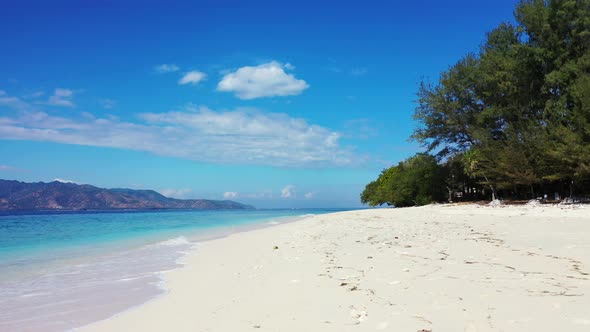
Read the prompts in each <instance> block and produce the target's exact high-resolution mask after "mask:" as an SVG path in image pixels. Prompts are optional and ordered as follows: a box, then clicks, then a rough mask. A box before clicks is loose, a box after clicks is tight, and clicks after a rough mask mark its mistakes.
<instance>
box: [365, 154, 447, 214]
mask: <svg viewBox="0 0 590 332" xmlns="http://www.w3.org/2000/svg"><path fill="white" fill-rule="evenodd" d="M444 181H445V169H444V168H443V167H442V166H440V165H439V164H438V163H437V161H436V159H435V158H434V157H432V156H430V155H427V154H417V155H415V156H414V157H411V158H409V159H407V160H405V161H403V162H400V163H399V164H398V165H397V166H393V167H390V168H388V169H385V170H383V172H381V175H380V176H379V178H378V179H377V180H376V181H373V182H371V183H369V184H368V185H367V186H366V188H365V190H364V191H363V193H362V194H361V202H363V203H365V204H369V205H371V206H377V205H382V204H388V205H395V206H396V207H402V206H414V205H426V204H430V203H432V202H437V201H442V200H444V198H445V183H444Z"/></svg>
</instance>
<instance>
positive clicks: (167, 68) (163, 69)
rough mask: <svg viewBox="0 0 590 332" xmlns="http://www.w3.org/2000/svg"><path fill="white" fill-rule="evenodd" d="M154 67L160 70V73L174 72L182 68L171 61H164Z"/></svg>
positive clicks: (157, 70)
mask: <svg viewBox="0 0 590 332" xmlns="http://www.w3.org/2000/svg"><path fill="white" fill-rule="evenodd" d="M154 69H155V70H156V72H158V73H160V74H166V73H173V72H175V71H179V70H180V68H179V67H178V66H177V65H175V64H173V63H170V64H167V63H164V64H161V65H158V66H156V67H155V68H154Z"/></svg>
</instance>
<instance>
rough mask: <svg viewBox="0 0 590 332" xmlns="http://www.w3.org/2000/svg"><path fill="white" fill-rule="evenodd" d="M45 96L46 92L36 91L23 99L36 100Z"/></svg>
mask: <svg viewBox="0 0 590 332" xmlns="http://www.w3.org/2000/svg"><path fill="white" fill-rule="evenodd" d="M44 94H45V92H44V91H35V92H32V93H28V94H26V95H24V96H23V98H24V99H36V98H39V97H41V96H43V95H44Z"/></svg>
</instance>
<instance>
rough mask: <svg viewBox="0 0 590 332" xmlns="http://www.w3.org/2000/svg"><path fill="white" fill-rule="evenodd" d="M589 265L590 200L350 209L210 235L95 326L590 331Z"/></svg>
mask: <svg viewBox="0 0 590 332" xmlns="http://www.w3.org/2000/svg"><path fill="white" fill-rule="evenodd" d="M275 245H276V246H278V249H273V246H275ZM588 273H590V207H583V208H573V209H572V208H569V209H561V208H559V207H536V208H533V207H498V208H491V207H478V206H475V205H469V206H427V207H422V208H408V209H379V210H363V211H351V212H342V213H335V214H330V215H320V216H315V217H312V218H309V219H306V220H303V221H300V222H296V223H292V224H285V225H280V226H276V227H272V228H266V229H260V230H255V231H251V232H246V233H239V234H235V235H232V236H230V237H227V238H223V239H217V240H213V241H208V242H205V243H202V244H201V245H200V246H199V247H198V248H197V249H196V250H195V251H194V252H193V253H191V254H190V255H189V256H188V258H187V259H186V267H185V268H183V269H180V270H176V271H174V272H171V273H169V274H168V275H167V286H168V287H169V289H170V292H169V293H168V294H167V295H165V296H163V297H161V298H159V299H157V300H154V301H152V302H150V303H148V304H145V305H143V306H141V307H138V308H136V309H133V310H130V311H128V312H125V313H123V314H121V315H119V316H116V317H114V318H112V319H109V320H106V321H103V322H99V323H96V324H94V325H91V326H89V327H87V328H85V329H84V330H88V331H250V330H253V331H259V330H260V331H373V330H386V331H418V330H421V329H426V330H432V331H434V332H439V331H537V332H538V331H568V332H573V331H590V275H589V274H588Z"/></svg>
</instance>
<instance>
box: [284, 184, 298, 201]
mask: <svg viewBox="0 0 590 332" xmlns="http://www.w3.org/2000/svg"><path fill="white" fill-rule="evenodd" d="M281 197H282V198H295V186H294V185H292V184H289V185H286V186H285V187H283V189H281Z"/></svg>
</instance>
